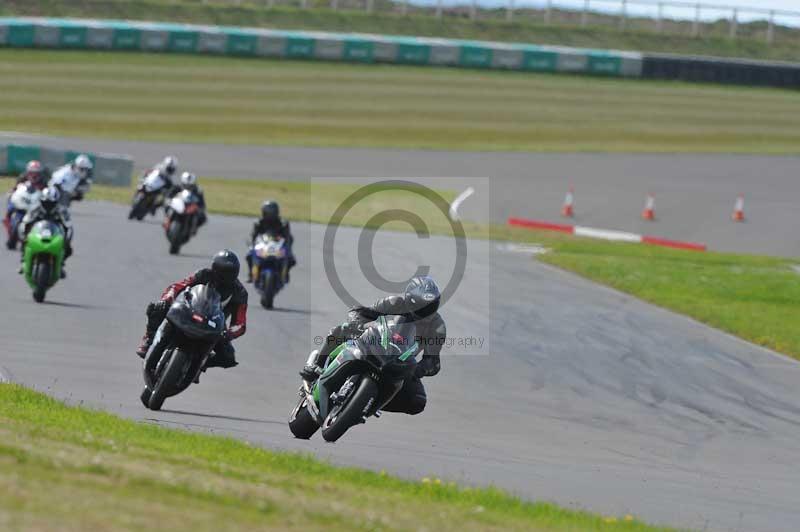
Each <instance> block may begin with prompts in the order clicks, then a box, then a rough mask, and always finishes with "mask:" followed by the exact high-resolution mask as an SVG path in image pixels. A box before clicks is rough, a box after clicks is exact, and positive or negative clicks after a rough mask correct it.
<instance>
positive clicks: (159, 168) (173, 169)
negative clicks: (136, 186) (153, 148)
mask: <svg viewBox="0 0 800 532" xmlns="http://www.w3.org/2000/svg"><path fill="white" fill-rule="evenodd" d="M153 172H156V173H157V174H158V177H160V178H161V180H162V181H164V188H163V193H164V196H165V197H171V196H173V195H174V194H175V193H177V192H178V190H179V188H178V186H177V185H176V183H175V180H176V179H177V178H178V175H177V172H178V159H176V158H175V157H173V156H171V155H169V156H167V157H164V160H163V161H161V162H160V163H158V164H156V165H155V166H154V167H153V168H151V169H150V170H148V171H146V172H145V173H144V177H143V178H142V179H145V178H146V177H147V176H149V175H151V174H152V173H153Z"/></svg>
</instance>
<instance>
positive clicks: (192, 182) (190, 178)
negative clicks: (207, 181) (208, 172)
mask: <svg viewBox="0 0 800 532" xmlns="http://www.w3.org/2000/svg"><path fill="white" fill-rule="evenodd" d="M181 187H183V188H184V189H188V190H197V176H196V175H194V174H193V173H191V172H184V173H182V174H181Z"/></svg>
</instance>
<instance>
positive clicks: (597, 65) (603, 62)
mask: <svg viewBox="0 0 800 532" xmlns="http://www.w3.org/2000/svg"><path fill="white" fill-rule="evenodd" d="M588 69H589V73H591V74H601V75H604V76H619V75H620V71H621V69H622V58H621V57H619V56H613V55H609V54H606V53H596V52H592V53H590V54H589V63H588Z"/></svg>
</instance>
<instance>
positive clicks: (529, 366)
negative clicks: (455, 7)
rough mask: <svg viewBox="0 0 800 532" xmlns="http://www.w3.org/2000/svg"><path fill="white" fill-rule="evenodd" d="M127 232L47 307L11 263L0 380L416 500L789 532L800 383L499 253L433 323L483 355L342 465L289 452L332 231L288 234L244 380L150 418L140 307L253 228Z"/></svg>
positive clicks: (680, 323) (221, 382)
mask: <svg viewBox="0 0 800 532" xmlns="http://www.w3.org/2000/svg"><path fill="white" fill-rule="evenodd" d="M198 164H199V163H198ZM214 173H221V170H220V172H214ZM126 212H127V210H126V208H125V207H123V206H119V205H112V204H108V203H100V202H87V203H83V204H79V205H77V206H76V207H75V209H74V223H75V228H76V237H75V249H76V255H75V256H74V257H73V258H72V259H71V260H70V263H69V265H68V266H69V267H68V271H69V277H68V278H67V279H66V280H65V281H62V282H60V283H59V284H58V285H57V286H56V287H55V288H54V289H53V290H52V291H51V292H49V293H48V295H47V302H46V303H45V304H42V305H37V304H36V303H34V302H33V300H32V298H31V293H30V290H29V289H28V287H27V286H26V285H25V283H24V282H23V280H22V278H21V277H20V276H18V275H17V274H16V273H14V272H15V271H16V267H17V264H18V263H17V261H18V256H17V255H16V254H14V253H11V252H5V251H4V252H2V253H0V271H1V272H2V275H0V288H1V289H2V293H3V294H4V305H5V308H6V312H4V314H3V321H2V325H0V327H2V329H0V330H2V337H3V340H4V342H3V343H4V346H3V354H2V355H0V367H1V368H0V373H4V374H7V376H9V377H11V378H12V379H14V380H16V381H18V382H21V383H24V384H26V385H30V386H34V387H35V388H37V389H39V390H42V391H46V392H47V393H49V394H52V395H54V396H56V397H59V398H64V399H67V400H68V401H70V402H71V403H73V404H79V403H81V404H83V405H88V406H92V407H98V408H103V409H107V410H110V411H113V412H116V413H119V414H122V415H124V416H127V417H131V418H134V419H139V420H143V421H147V422H155V423H160V424H163V425H167V426H174V427H182V428H189V429H194V430H203V431H211V432H214V433H222V434H229V435H233V436H235V437H237V438H241V439H245V440H247V441H250V442H253V443H255V444H259V445H264V446H267V447H271V448H279V449H291V450H298V451H305V452H313V453H314V454H316V455H318V456H320V457H322V458H327V459H330V460H332V461H334V462H336V463H340V464H349V465H357V466H363V467H367V468H373V469H385V470H387V471H389V472H391V473H396V474H399V475H401V476H404V477H409V478H415V479H419V478H421V477H424V476H430V477H441V478H444V479H448V480H456V481H460V482H463V483H466V484H475V485H487V484H494V485H498V486H501V487H503V488H506V489H508V490H510V491H512V492H514V493H516V494H519V495H521V496H524V497H527V498H534V499H542V500H552V501H555V502H557V503H559V504H562V505H566V506H570V507H579V508H586V509H590V510H593V511H597V512H601V513H603V514H606V515H608V514H615V515H624V514H625V513H633V514H634V515H636V516H637V517H640V518H642V519H644V520H647V521H651V522H654V523H662V524H669V525H674V526H683V527H692V528H696V529H703V530H718V531H723V530H725V531H728V530H742V531H744V530H759V531H761V532H772V531H793V530H796V529H797V523H799V522H800V505H798V500H800V499H798V495H797V489H796V488H797V479H798V478H799V477H800V445H798V441H800V397H799V396H798V393H797V382H798V380H799V379H800V364H798V363H796V362H794V361H791V360H789V359H787V358H784V357H781V356H778V355H775V354H773V353H771V352H768V351H765V350H763V349H760V348H757V347H754V346H752V345H750V344H747V343H745V342H742V341H740V340H738V339H735V338H733V337H730V336H728V335H726V334H723V333H720V332H717V331H714V330H712V329H709V328H707V327H705V326H702V325H699V324H697V323H695V322H693V321H691V320H688V319H686V318H683V317H681V316H677V315H674V314H672V313H669V312H666V311H663V310H660V309H657V308H654V307H652V306H649V305H647V304H645V303H642V302H639V301H637V300H635V299H633V298H631V297H628V296H625V295H622V294H619V293H617V292H614V291H611V290H608V289H605V288H602V287H599V286H597V285H594V284H592V283H590V282H588V281H585V280H582V279H580V278H577V277H575V276H572V275H570V274H566V273H562V272H560V271H558V270H555V269H552V268H550V267H547V266H544V265H541V264H538V263H536V262H535V261H532V260H531V259H530V256H529V255H527V254H524V253H516V252H508V251H503V250H500V249H498V248H497V247H496V246H495V244H492V243H487V242H482V243H481V242H474V241H470V242H468V247H469V260H468V262H467V269H466V272H465V276H464V280H463V283H462V285H461V287H460V288H459V290H458V291H457V294H456V296H455V297H454V298H453V299H452V300H451V301H450V302H449V303H448V304H447V305H446V306H445V307H444V308H443V310H442V312H443V315H444V317H445V319H446V320H447V323H448V333H449V335H450V336H451V337H452V338H470V337H473V336H481V337H484V338H485V341H486V342H487V344H486V345H485V346H484V347H483V348H482V349H476V350H475V352H473V353H471V354H469V353H467V352H466V351H464V350H463V349H462V350H460V349H459V348H457V347H453V348H452V349H449V348H448V349H445V351H444V353H443V361H442V365H443V370H442V372H441V374H440V375H439V376H437V377H435V378H431V379H427V380H426V385H427V388H428V393H429V402H428V408H427V409H426V410H425V412H423V413H422V414H421V415H418V416H414V417H411V416H404V415H401V414H385V415H384V416H383V417H382V418H381V419H378V420H375V419H372V420H370V421H369V422H368V423H367V424H366V425H364V426H359V427H355V428H354V429H352V430H351V432H349V433H348V434H347V435H345V437H344V438H343V439H342V440H341V441H340V442H338V443H336V444H325V443H323V442H322V440H321V438H320V437H319V435H317V436H316V437H315V438H314V439H313V440H311V441H310V442H305V441H297V440H294V439H292V438H291V436H290V434H289V430H288V428H287V425H286V418H287V415H288V413H289V410H290V409H291V407H292V406H293V404H294V401H295V398H296V395H295V394H296V389H297V385H298V377H297V371H298V370H299V369H300V367H301V366H302V364H303V361H304V359H305V357H306V354H307V353H308V351H310V349H312V348H313V347H314V346H313V340H312V339H313V337H314V336H315V335H318V334H324V333H325V330H319V329H320V328H322V327H323V324H324V327H325V328H327V327H329V326H331V325H333V324H336V323H339V322H340V321H342V319H343V318H344V305H343V304H342V303H341V302H340V301H339V299H338V298H337V297H335V296H334V295H333V294H332V292H331V289H330V287H329V283H328V280H327V279H326V277H325V275H324V274H323V273H321V272H322V269H323V268H322V254H321V251H320V250H321V239H322V236H323V232H324V227H323V226H318V225H305V224H295V226H294V227H295V229H294V230H295V233H296V238H297V241H298V243H299V244H298V246H297V251H296V252H297V255H298V260H299V266H298V267H297V268H296V269H295V270H294V272H293V275H292V283H291V285H290V286H289V287H288V288H287V289H286V291H285V292H283V293H281V294H279V296H278V299H277V305H278V307H280V308H279V309H276V310H274V311H271V312H269V311H266V310H263V309H261V308H260V306H259V305H258V304H257V300H256V297H255V294H254V292H253V290H252V287H250V290H251V307H250V312H249V326H248V332H247V334H246V335H245V336H244V337H242V338H241V339H239V340H238V341H237V342H236V344H235V345H236V347H237V351H238V358H239V360H240V362H241V364H240V365H239V366H238V367H236V368H233V369H231V370H219V369H212V370H209V372H208V373H206V374H205V375H204V376H203V378H202V379H201V383H200V385H198V386H193V387H191V388H190V389H189V390H188V391H187V392H186V393H184V394H183V395H181V396H179V397H176V398H172V399H169V400H167V403H166V404H165V410H164V411H161V412H158V413H156V412H150V411H147V410H145V409H144V408H143V407H142V405H141V404H140V402H139V398H138V395H139V392H140V389H141V385H142V381H141V363H140V361H139V359H138V358H137V357H136V356H135V355H134V353H133V351H134V348H135V346H136V344H137V341H138V340H139V338H140V335H141V333H142V329H143V322H144V307H145V305H146V303H147V302H148V301H149V300H151V299H153V298H156V297H157V296H158V295H159V294H160V292H161V290H162V289H163V288H164V287H165V286H167V284H169V283H170V282H172V281H174V280H176V278H177V277H179V276H181V275H182V274H184V273H188V272H190V271H192V270H194V269H195V268H198V267H200V266H203V265H205V264H207V263H208V258H209V257H210V255H211V254H212V253H214V252H215V251H217V250H219V249H220V248H222V247H225V246H230V247H233V248H235V249H237V250H238V251H242V250H243V248H244V243H243V240H244V235H245V234H246V233H247V231H248V229H249V223H250V221H249V220H248V219H245V218H235V217H222V216H214V215H212V216H211V217H210V221H209V224H208V226H207V227H205V228H203V229H202V230H201V232H200V234H199V235H198V237H197V238H196V239H195V240H193V241H192V242H190V243H189V244H188V245H187V246H186V247H185V248H184V250H183V254H182V255H181V256H177V257H175V256H170V255H168V254H167V243H166V240H165V238H164V236H163V233H162V230H161V228H160V226H159V225H158V221H160V220H158V221H157V220H154V219H149V220H148V221H146V222H143V223H136V222H129V221H127V220H126ZM360 233H361V231H360V230H358V229H354V228H342V229H340V230H339V233H338V235H337V242H338V244H337V247H336V253H335V257H334V259H335V261H336V265H337V269H338V271H339V273H340V275H341V277H342V278H343V279H345V280H354V284H353V286H352V292H353V293H354V294H356V295H357V297H359V298H360V297H365V296H367V295H370V296H374V292H375V291H374V290H370V288H369V286H367V285H366V284H365V282H360V281H359V279H360V278H361V275H360V272H359V266H358V261H357V258H356V253H354V252H353V250H354V249H355V245H356V244H355V243H356V241H357V239H358V238H359V235H360ZM452 244H453V243H452V242H448V241H447V239H445V238H439V237H433V238H430V239H428V240H419V239H417V237H416V235H413V234H404V233H402V234H401V233H388V232H381V233H379V234H378V235H377V236H376V238H375V242H374V250H375V255H376V256H378V257H379V259H378V260H377V266H378V269H379V271H381V272H384V274H385V275H386V276H387V277H392V278H400V277H401V276H402V274H405V275H409V274H410V270H412V269H413V268H415V267H416V265H417V264H420V263H421V261H428V262H429V263H430V265H431V267H432V271H433V273H434V274H435V275H436V276H437V277H439V278H440V279H441V278H447V277H448V276H449V272H450V269H451V267H452V265H451V264H450V259H449V258H448V257H450V254H448V253H446V252H445V251H443V250H446V249H448V246H450V245H452ZM487 294H488V295H487ZM481 353H482V354H481Z"/></svg>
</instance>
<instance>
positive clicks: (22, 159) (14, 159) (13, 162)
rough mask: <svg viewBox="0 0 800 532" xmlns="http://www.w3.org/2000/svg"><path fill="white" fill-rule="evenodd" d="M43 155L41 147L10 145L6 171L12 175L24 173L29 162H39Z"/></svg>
mask: <svg viewBox="0 0 800 532" xmlns="http://www.w3.org/2000/svg"><path fill="white" fill-rule="evenodd" d="M41 153H42V152H41V149H40V148H39V146H20V145H17V144H10V145H9V146H8V151H7V154H8V155H7V157H8V160H7V162H6V171H7V172H8V173H9V174H12V175H15V174H20V173H22V172H23V171H25V165H27V164H28V161H31V160H38V159H39V158H40V157H41Z"/></svg>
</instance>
